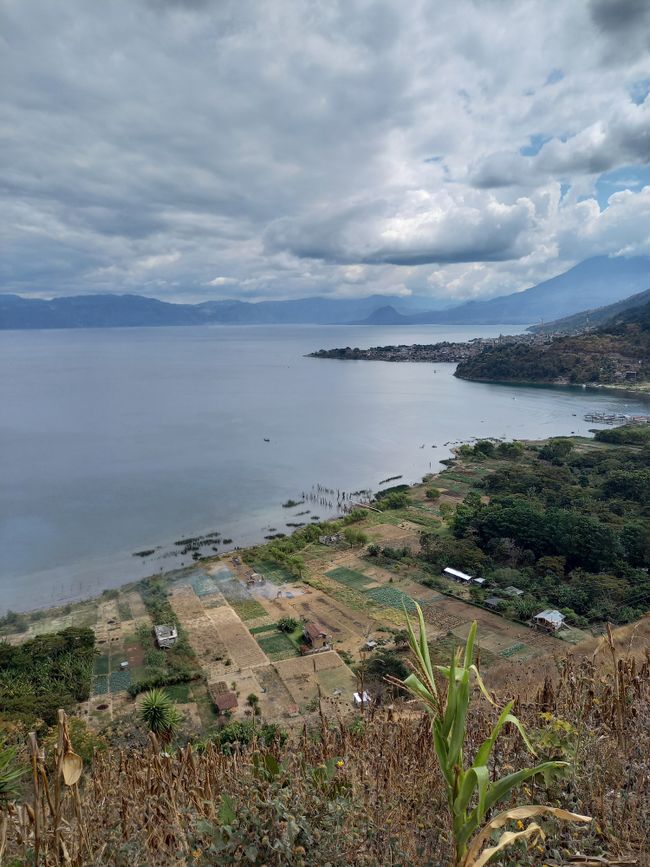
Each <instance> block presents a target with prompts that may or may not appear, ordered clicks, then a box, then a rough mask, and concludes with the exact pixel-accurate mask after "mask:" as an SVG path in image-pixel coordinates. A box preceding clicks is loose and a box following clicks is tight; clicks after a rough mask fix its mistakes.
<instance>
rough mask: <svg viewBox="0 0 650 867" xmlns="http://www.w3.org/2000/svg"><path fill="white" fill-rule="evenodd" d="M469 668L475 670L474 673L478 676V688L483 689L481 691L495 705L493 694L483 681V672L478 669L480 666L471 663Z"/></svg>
mask: <svg viewBox="0 0 650 867" xmlns="http://www.w3.org/2000/svg"><path fill="white" fill-rule="evenodd" d="M469 670H470V671H473V672H474V675H475V677H476V683H477V684H478V688H479V689H480V690H481V692H482V693H483V695H484V696H485V698H486V699H487V700H488V701H489V702H490V704H491V705H494V702H493V701H492V696H491V695H490V693H489V692H488V691H487V689H486V688H485V684H484V683H483V678H482V677H481V673H480V671H479V670H478V668H477V667H476V666H475V665H470V667H469Z"/></svg>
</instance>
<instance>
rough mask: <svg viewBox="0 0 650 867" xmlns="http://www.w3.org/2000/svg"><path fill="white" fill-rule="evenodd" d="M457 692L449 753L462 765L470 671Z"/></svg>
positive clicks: (463, 677)
mask: <svg viewBox="0 0 650 867" xmlns="http://www.w3.org/2000/svg"><path fill="white" fill-rule="evenodd" d="M454 692H455V694H456V711H455V714H454V718H453V720H452V726H451V731H450V738H449V755H450V756H451V757H452V758H453V760H454V762H456V763H457V764H458V765H462V760H463V743H464V741H465V726H466V723H467V711H468V708H469V672H468V671H466V672H465V674H464V675H463V676H462V678H461V680H460V682H459V684H458V686H457V687H456V689H455V690H454Z"/></svg>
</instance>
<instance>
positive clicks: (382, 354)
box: [307, 334, 553, 364]
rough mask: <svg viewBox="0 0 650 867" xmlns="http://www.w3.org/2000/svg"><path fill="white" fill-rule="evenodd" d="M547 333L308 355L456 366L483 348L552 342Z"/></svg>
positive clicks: (322, 351)
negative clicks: (445, 363)
mask: <svg viewBox="0 0 650 867" xmlns="http://www.w3.org/2000/svg"><path fill="white" fill-rule="evenodd" d="M552 339H553V338H552V337H550V336H549V335H546V334H517V335H505V336H500V337H476V338H474V339H473V340H468V341H463V342H451V341H448V340H445V341H443V342H441V343H412V344H410V345H408V344H399V345H397V346H392V345H389V346H372V347H370V349H358V348H357V347H355V348H354V349H352V348H350V347H349V346H346V347H343V348H339V349H319V350H318V351H317V352H310V353H309V354H308V356H307V357H308V358H333V359H338V360H340V361H422V362H448V363H450V364H458V363H459V362H461V361H466V360H467V359H469V358H475V357H476V356H478V355H480V354H481V353H482V352H483V351H484V350H486V349H494V348H495V347H498V346H514V345H519V344H523V345H525V346H536V345H543V344H546V343H549V342H551V341H552Z"/></svg>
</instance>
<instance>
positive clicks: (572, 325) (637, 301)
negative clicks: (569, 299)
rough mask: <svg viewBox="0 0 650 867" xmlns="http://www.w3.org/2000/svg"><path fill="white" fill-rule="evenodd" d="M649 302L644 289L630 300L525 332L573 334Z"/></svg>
mask: <svg viewBox="0 0 650 867" xmlns="http://www.w3.org/2000/svg"><path fill="white" fill-rule="evenodd" d="M648 282H649V283H650V276H649V277H648ZM649 301H650V289H646V290H645V292H638V293H637V294H636V295H632V297H631V298H625V299H624V300H623V301H617V302H616V303H615V304H608V305H607V306H606V307H596V309H595V310H584V311H582V312H581V313H574V315H573V316H565V317H564V318H563V319H555V320H554V321H553V322H543V323H541V324H540V325H531V326H530V328H528V329H527V330H528V331H532V332H534V333H535V334H574V333H578V332H580V331H585V330H586V329H592V328H597V327H599V326H602V325H605V324H607V323H609V322H611V321H612V320H613V319H616V318H617V317H618V316H620V315H621V314H623V313H625V312H627V311H628V310H632V308H634V307H641V306H642V305H643V304H646V303H647V302H649Z"/></svg>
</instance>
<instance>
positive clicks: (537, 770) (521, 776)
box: [486, 761, 568, 810]
mask: <svg viewBox="0 0 650 867" xmlns="http://www.w3.org/2000/svg"><path fill="white" fill-rule="evenodd" d="M567 766H568V762H557V761H552V762H542V763H541V764H539V765H535V767H534V768H522V769H521V770H520V771H515V773H513V774H508V776H507V777H502V779H500V780H497V781H496V782H495V783H493V784H492V785H491V786H490V789H489V791H488V793H487V797H486V806H487V809H488V810H489V809H490V807H493V806H494V804H496V803H497V801H500V800H501V799H502V798H505V796H506V795H508V794H510V792H511V791H512V790H513V789H514V788H516V787H517V786H519V785H521V783H523V782H525V781H526V780H529V779H530V778H531V777H534V776H535V775H536V774H542V773H543V772H544V771H546V770H551V769H555V768H566V767H567Z"/></svg>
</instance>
